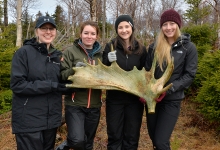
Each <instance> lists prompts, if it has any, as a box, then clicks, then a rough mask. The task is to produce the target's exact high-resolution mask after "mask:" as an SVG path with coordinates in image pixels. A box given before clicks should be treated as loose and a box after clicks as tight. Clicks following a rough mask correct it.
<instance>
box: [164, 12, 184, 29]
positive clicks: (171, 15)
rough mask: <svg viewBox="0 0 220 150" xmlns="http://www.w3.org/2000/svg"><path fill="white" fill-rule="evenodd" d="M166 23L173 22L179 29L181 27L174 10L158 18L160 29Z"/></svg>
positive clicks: (178, 17) (179, 19)
mask: <svg viewBox="0 0 220 150" xmlns="http://www.w3.org/2000/svg"><path fill="white" fill-rule="evenodd" d="M167 21H173V22H175V23H176V24H178V26H179V28H180V27H181V24H182V23H181V18H180V15H179V13H178V12H176V11H175V10H174V9H168V10H166V11H164V12H163V14H162V15H161V17H160V27H162V25H163V24H164V23H165V22H167Z"/></svg>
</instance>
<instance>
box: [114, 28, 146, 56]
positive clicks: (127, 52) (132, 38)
mask: <svg viewBox="0 0 220 150" xmlns="http://www.w3.org/2000/svg"><path fill="white" fill-rule="evenodd" d="M129 41H130V44H131V48H130V50H129V49H128V47H126V43H125V41H124V40H123V39H122V38H121V37H120V36H119V35H117V37H116V40H115V42H114V47H117V44H118V43H120V44H121V45H122V47H123V49H124V52H125V53H126V54H131V53H132V51H134V50H135V45H136V44H135V43H136V42H137V43H138V49H137V51H136V52H135V53H136V54H141V53H142V52H143V48H142V44H141V43H140V42H139V41H138V40H137V39H136V38H135V37H134V32H132V34H131V36H130V38H129Z"/></svg>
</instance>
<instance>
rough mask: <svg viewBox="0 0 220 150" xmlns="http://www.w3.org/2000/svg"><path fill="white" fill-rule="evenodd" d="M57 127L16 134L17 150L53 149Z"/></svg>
mask: <svg viewBox="0 0 220 150" xmlns="http://www.w3.org/2000/svg"><path fill="white" fill-rule="evenodd" d="M56 133H57V128H54V129H48V130H43V131H38V132H31V133H18V134H15V138H16V143H17V150H53V149H54V144H55V139H56Z"/></svg>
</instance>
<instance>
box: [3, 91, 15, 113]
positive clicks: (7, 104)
mask: <svg viewBox="0 0 220 150" xmlns="http://www.w3.org/2000/svg"><path fill="white" fill-rule="evenodd" d="M11 105H12V91H11V90H7V91H3V92H0V114H3V113H5V112H8V111H10V110H11Z"/></svg>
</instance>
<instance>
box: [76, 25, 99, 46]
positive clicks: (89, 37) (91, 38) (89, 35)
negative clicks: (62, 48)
mask: <svg viewBox="0 0 220 150" xmlns="http://www.w3.org/2000/svg"><path fill="white" fill-rule="evenodd" d="M97 37H98V35H97V30H96V28H95V27H93V26H91V25H86V26H85V27H84V29H83V30H82V33H81V34H80V38H81V39H82V43H83V45H84V47H85V48H86V49H92V48H93V44H94V43H95V41H96V40H97Z"/></svg>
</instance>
